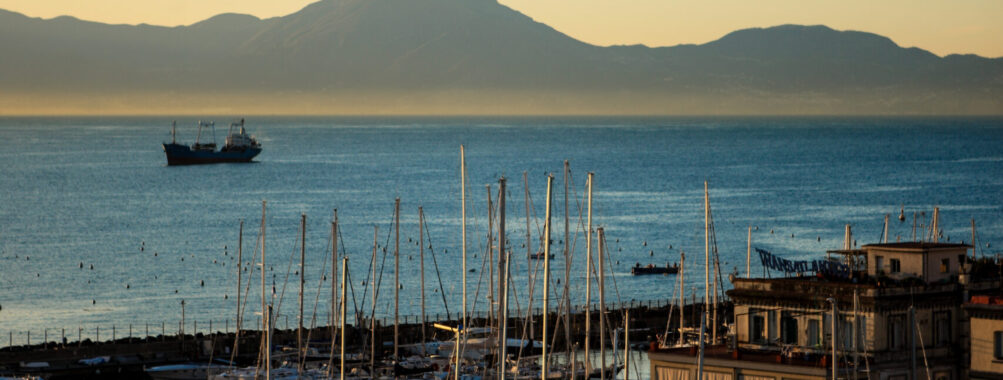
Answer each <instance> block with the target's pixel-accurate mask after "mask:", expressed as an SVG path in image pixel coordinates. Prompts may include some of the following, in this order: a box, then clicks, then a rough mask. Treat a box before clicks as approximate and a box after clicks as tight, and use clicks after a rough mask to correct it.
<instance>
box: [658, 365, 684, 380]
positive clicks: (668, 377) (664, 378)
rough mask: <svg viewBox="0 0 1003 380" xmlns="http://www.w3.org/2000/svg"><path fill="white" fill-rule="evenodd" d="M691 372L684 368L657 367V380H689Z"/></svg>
mask: <svg viewBox="0 0 1003 380" xmlns="http://www.w3.org/2000/svg"><path fill="white" fill-rule="evenodd" d="M689 378H690V371H689V370H688V369H682V368H669V367H661V366H659V367H655V379H656V380H689Z"/></svg>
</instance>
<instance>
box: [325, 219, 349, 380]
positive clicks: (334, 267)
mask: <svg viewBox="0 0 1003 380" xmlns="http://www.w3.org/2000/svg"><path fill="white" fill-rule="evenodd" d="M337 307H338V210H337V209H335V210H334V220H332V221H331V356H330V359H329V360H328V363H327V367H328V368H330V371H331V372H329V373H330V374H331V375H332V376H333V375H334V372H333V371H334V345H335V343H336V342H335V340H334V337H335V334H337V332H338V330H337V327H336V326H337V325H338V324H339V321H341V323H344V321H342V320H341V319H340V318H343V317H341V316H340V315H339V314H338V309H337ZM341 331H342V334H344V331H345V330H344V329H342V330H341Z"/></svg>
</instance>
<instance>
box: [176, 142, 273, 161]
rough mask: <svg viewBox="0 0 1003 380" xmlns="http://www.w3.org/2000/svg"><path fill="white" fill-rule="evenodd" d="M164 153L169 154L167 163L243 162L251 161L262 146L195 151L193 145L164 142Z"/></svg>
mask: <svg viewBox="0 0 1003 380" xmlns="http://www.w3.org/2000/svg"><path fill="white" fill-rule="evenodd" d="M164 153H165V154H166V155H167V165H169V166H174V165H200V164H218V163H228V162H229V163H241V162H251V160H253V159H254V157H256V156H257V155H258V153H261V148H258V147H248V148H245V149H241V150H230V151H216V150H212V151H208V150H204V151H195V150H192V149H191V147H189V146H186V145H181V144H164Z"/></svg>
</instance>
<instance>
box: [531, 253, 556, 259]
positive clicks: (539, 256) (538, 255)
mask: <svg viewBox="0 0 1003 380" xmlns="http://www.w3.org/2000/svg"><path fill="white" fill-rule="evenodd" d="M546 256H547V255H545V254H544V253H543V252H537V253H531V254H530V255H529V258H530V259H531V260H543V258H544V257H546ZM548 258H550V259H553V258H554V254H553V253H551V254H550V257H548Z"/></svg>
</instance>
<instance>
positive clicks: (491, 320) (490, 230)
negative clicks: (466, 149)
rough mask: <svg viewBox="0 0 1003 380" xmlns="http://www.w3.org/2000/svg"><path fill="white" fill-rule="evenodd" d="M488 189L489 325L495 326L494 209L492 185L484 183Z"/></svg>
mask: <svg viewBox="0 0 1003 380" xmlns="http://www.w3.org/2000/svg"><path fill="white" fill-rule="evenodd" d="M484 188H485V189H487V191H488V325H489V326H494V322H495V320H494V318H493V316H494V310H495V298H494V297H495V261H494V260H495V256H494V248H495V247H494V241H495V240H494V228H495V225H494V211H493V209H492V208H491V185H490V184H487V185H484Z"/></svg>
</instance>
